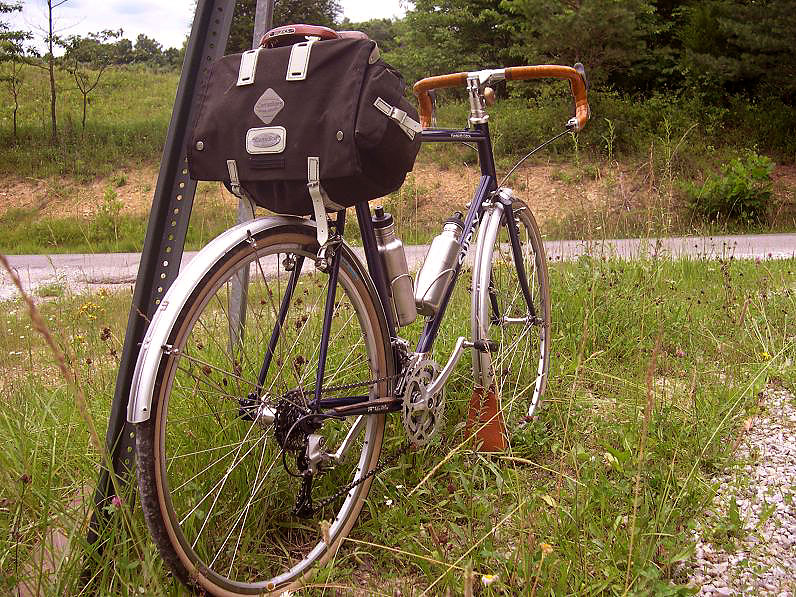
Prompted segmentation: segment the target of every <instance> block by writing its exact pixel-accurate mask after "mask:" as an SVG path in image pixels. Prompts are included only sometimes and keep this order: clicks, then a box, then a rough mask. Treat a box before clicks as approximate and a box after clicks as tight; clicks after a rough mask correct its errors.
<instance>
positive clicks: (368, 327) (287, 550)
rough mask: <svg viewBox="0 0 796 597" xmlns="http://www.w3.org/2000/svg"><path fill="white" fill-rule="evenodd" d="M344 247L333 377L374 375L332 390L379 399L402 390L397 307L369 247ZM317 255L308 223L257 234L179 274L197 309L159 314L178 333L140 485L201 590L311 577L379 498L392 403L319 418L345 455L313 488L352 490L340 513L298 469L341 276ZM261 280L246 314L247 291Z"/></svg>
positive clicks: (256, 590)
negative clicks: (392, 316) (394, 385)
mask: <svg viewBox="0 0 796 597" xmlns="http://www.w3.org/2000/svg"><path fill="white" fill-rule="evenodd" d="M248 226H249V227H252V226H251V225H248ZM339 250H342V251H343V254H342V257H341V264H340V269H339V280H338V286H337V291H336V297H335V303H334V315H333V319H332V329H331V336H330V341H329V351H328V356H327V361H326V367H325V375H324V378H323V387H325V388H328V387H335V386H336V387H340V386H352V385H355V384H360V385H359V386H357V387H356V389H354V390H348V391H347V392H345V391H342V390H341V391H339V392H338V393H337V395H335V396H332V398H340V397H341V395H344V396H350V394H364V396H365V398H367V397H368V396H369V397H370V399H374V398H375V397H377V396H378V395H384V392H386V391H387V390H386V384H385V383H384V382H381V383H378V384H376V383H375V382H374V381H373V380H377V379H382V378H385V377H389V375H390V373H391V367H392V365H391V364H390V360H389V359H388V358H387V354H388V350H389V339H388V337H387V333H386V324H385V323H384V315H383V311H382V309H381V308H379V307H378V306H377V305H378V303H377V302H376V300H375V293H374V290H373V286H372V283H370V281H369V279H367V274H366V273H364V271H363V269H362V267H361V265H360V264H359V262H358V261H357V260H356V258H355V257H354V255H353V253H351V252H350V250H349V249H348V248H347V247H344V246H342V247H340V249H339ZM317 251H318V244H317V241H316V238H315V229H314V228H312V227H310V226H308V225H306V224H304V223H299V222H295V223H293V224H290V225H282V226H279V227H276V228H267V227H266V228H265V229H261V230H260V231H259V232H254V233H248V232H247V233H246V234H245V235H243V234H241V236H240V239H239V242H237V244H236V245H234V246H233V247H232V248H231V249H230V248H225V249H224V252H223V254H222V255H220V256H218V258H217V259H216V260H215V261H214V265H213V266H212V267H210V268H209V269H208V271H206V272H205V273H204V274H202V275H201V277H199V279H196V280H195V281H194V282H193V283H191V284H188V285H186V284H185V283H184V281H183V283H180V284H178V283H177V282H175V284H174V287H173V289H174V290H175V293H174V294H172V292H171V291H170V292H169V294H167V296H166V297H165V298H164V303H166V302H171V303H174V302H180V301H183V302H184V306H182V307H181V309H180V310H179V311H178V312H177V313H176V315H174V316H172V318H171V320H170V321H163V320H162V319H156V320H155V322H154V323H153V325H157V326H164V325H165V326H170V329H171V332H170V334H169V336H168V340H167V341H166V342H165V343H164V344H163V346H162V348H161V347H160V346H158V347H157V348H154V347H153V348H151V349H150V350H157V349H160V350H161V351H162V356H161V357H160V358H159V361H158V362H157V365H156V372H155V373H154V375H155V376H156V377H155V384H154V392H153V393H152V402H151V417H150V418H149V420H147V421H145V422H143V423H139V424H138V426H137V446H136V448H137V458H138V476H139V489H140V493H141V501H142V504H143V509H144V513H145V516H146V519H147V523H148V525H149V528H150V531H151V532H152V535H153V537H154V539H155V542H156V543H157V545H158V548H159V549H160V552H161V555H162V556H163V558H164V559H165V560H166V562H167V563H168V564H169V566H170V567H171V568H172V570H173V571H174V573H175V574H176V576H177V577H178V578H179V579H180V580H181V581H182V582H183V583H185V584H186V585H188V586H189V587H191V588H192V589H193V590H195V591H196V592H198V593H201V594H205V593H209V594H212V595H226V596H229V595H260V594H263V593H272V592H276V593H279V592H282V591H285V590H287V589H289V588H291V587H294V586H296V585H297V584H300V582H301V581H302V579H304V578H305V577H306V576H307V575H308V574H309V571H310V569H311V567H312V566H313V565H315V564H318V563H321V562H324V561H326V560H327V559H328V558H330V557H331V556H332V555H333V554H334V553H335V552H336V549H337V547H338V546H339V545H340V543H341V541H342V540H343V538H344V537H345V536H346V535H347V534H348V532H349V530H350V529H351V528H352V526H353V524H354V522H355V521H356V518H357V516H358V515H359V512H360V510H361V508H362V505H363V502H364V500H365V498H366V497H367V494H368V491H369V488H370V483H371V481H372V477H369V478H366V479H365V480H364V482H361V483H359V484H356V485H352V484H353V483H355V482H356V481H358V480H359V481H361V480H362V479H363V477H364V476H365V475H366V473H368V472H369V471H371V470H372V469H373V468H374V467H375V466H376V464H377V461H378V457H379V453H380V451H381V445H382V438H383V432H384V415H372V416H360V417H347V418H345V419H344V420H339V419H326V420H325V421H323V424H322V425H321V426H320V428H319V429H316V430H314V434H315V435H314V440H315V444H314V445H315V453H316V454H317V453H320V452H323V453H325V454H326V456H327V457H331V458H327V459H326V461H325V462H324V467H323V469H322V470H321V469H320V468H319V470H318V471H317V473H316V474H315V475H313V483H312V485H311V493H310V497H311V498H314V500H315V504H316V505H317V504H318V501H319V500H322V499H324V498H329V497H333V496H335V494H336V493H340V495H339V496H338V497H337V499H336V500H334V501H333V502H332V503H331V504H330V505H329V506H328V507H327V508H326V509H325V510H324V511H322V512H319V513H312V508H309V510H308V504H309V503H310V501H309V500H308V499H307V495H306V492H304V489H305V488H304V486H303V484H302V479H301V478H297V477H296V476H295V475H296V474H298V473H299V472H300V471H301V469H302V466H305V465H306V464H307V460H306V458H307V455H308V454H310V448H308V447H306V445H308V444H307V443H306V442H307V441H308V437H309V436H308V435H307V434H308V432H306V431H302V428H303V426H304V425H305V424H307V420H305V419H301V417H302V416H303V413H306V412H307V411H308V408H307V407H308V405H309V402H310V401H311V400H312V399H313V390H314V386H315V374H316V370H317V363H318V352H319V344H320V337H321V327H322V325H321V324H322V316H323V311H324V308H323V307H324V301H325V299H326V293H327V287H328V282H329V277H330V276H329V275H328V274H327V273H323V272H321V271H319V270H317V269H316V267H315V262H314V257H315V255H316V253H317ZM201 255H202V254H201V253H200V256H201ZM203 257H205V256H203ZM195 259H199V257H196V258H195ZM211 261H212V260H211ZM296 270H298V273H295V274H294V272H296ZM247 277H248V283H247V285H246V287H245V288H246V291H245V292H244V293H243V300H244V303H245V306H246V309H245V312H244V313H245V317H243V318H242V319H241V317H239V316H238V315H236V313H240V312H241V311H240V310H239V309H238V308H237V307H236V306H235V300H234V295H235V294H236V293H235V292H234V291H233V290H232V289H233V287H234V281H235V280H240V279H244V280H245V279H246V278H247ZM177 291H179V292H177ZM286 296H287V297H288V299H287V300H285V297H286ZM285 309H286V313H287V314H286V316H285V317H284V318H283V323H282V324H281V325H277V322H279V321H280V318H281V316H280V312H283V311H284V310H285ZM275 329H276V330H277V333H276V338H277V340H276V344H275V347H274V350H268V346H269V344H270V345H273V343H272V342H271V339H272V337H274V330H275ZM266 352H268V353H269V356H266ZM269 361H270V364H269V366H268V367H264V365H263V363H264V362H269ZM363 382H364V383H363ZM368 382H371V383H370V384H368ZM349 399H351V398H349ZM319 436H320V439H318V438H319ZM297 440H302V441H304V442H305V443H303V444H300V445H295V444H296V443H300V442H298V441H297ZM318 446H320V447H318ZM301 458H304V459H305V460H304V461H303V462H302V461H301ZM305 470H307V469H306V468H305ZM341 489H342V492H341ZM302 492H304V493H302ZM302 508H303V512H302ZM323 520H325V521H327V523H328V524H329V526H328V530H327V529H326V528H324V529H323V530H322V529H321V524H320V523H321V521H323ZM324 526H325V525H324Z"/></svg>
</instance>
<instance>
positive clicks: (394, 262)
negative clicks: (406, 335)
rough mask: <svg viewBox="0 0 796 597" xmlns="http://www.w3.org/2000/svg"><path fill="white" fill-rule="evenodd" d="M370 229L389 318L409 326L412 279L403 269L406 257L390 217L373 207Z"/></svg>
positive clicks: (413, 314)
mask: <svg viewBox="0 0 796 597" xmlns="http://www.w3.org/2000/svg"><path fill="white" fill-rule="evenodd" d="M373 229H374V232H375V233H376V246H377V247H378V248H379V256H380V257H381V262H382V264H384V269H385V271H386V272H387V283H388V284H389V290H390V299H391V302H392V309H393V315H394V316H395V321H396V323H397V324H398V325H399V326H404V325H409V324H410V323H412V322H413V321H414V320H415V319H416V318H417V310H416V309H415V300H414V293H413V289H412V277H411V276H410V275H409V267H408V266H407V265H406V253H404V245H403V243H402V242H401V240H400V239H398V238H396V237H395V224H394V223H393V219H392V216H391V215H390V214H388V213H385V212H384V208H382V207H377V208H376V213H375V215H374V216H373Z"/></svg>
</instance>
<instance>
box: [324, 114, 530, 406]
mask: <svg viewBox="0 0 796 597" xmlns="http://www.w3.org/2000/svg"><path fill="white" fill-rule="evenodd" d="M421 134H422V141H423V142H424V143H444V142H449V143H461V142H472V143H474V144H475V145H476V147H477V151H478V161H479V164H480V168H481V179H480V181H479V183H478V187H477V188H476V191H475V193H474V195H473V198H472V200H471V202H470V205H469V209H468V211H467V215H466V217H465V220H464V229H463V232H462V234H461V239H460V242H461V248H460V249H459V253H458V255H457V258H456V262H455V264H454V268H453V274H452V276H451V278H450V281H449V282H448V287H447V288H446V290H445V294H444V296H443V298H442V302H441V304H440V308H439V309H438V310H437V312H436V313H435V314H434V315H433V316H432V317H429V318H428V319H427V321H426V324H425V326H424V329H423V332H422V334H421V336H420V339H419V340H418V343H417V346H416V348H415V352H416V353H421V354H425V353H428V352H430V351H431V348H432V347H433V345H434V341H435V340H436V338H437V334H438V333H439V328H440V325H441V323H442V320H443V318H444V317H445V313H446V311H447V307H448V303H449V301H450V298H451V295H452V294H453V290H454V288H455V286H456V282H457V281H458V278H459V274H460V273H461V268H462V264H463V263H464V260H465V258H466V257H467V251H468V250H469V248H470V245H471V243H472V241H473V236H474V233H475V229H476V226H477V225H478V224H479V222H480V221H481V220H482V218H483V216H484V212H485V205H486V200H487V199H488V198H489V197H490V196H492V195H493V194H494V193H495V191H497V190H498V189H497V175H496V172H495V162H494V157H493V154H492V142H491V139H490V136H489V125H488V124H487V123H486V122H483V123H477V124H475V125H474V127H473V128H472V129H431V130H424V131H423V132H422V133H421ZM502 205H503V210H504V214H505V218H506V222H508V223H509V225H508V230H509V238H510V240H511V249H512V254H513V257H514V264H515V267H516V268H517V275H518V279H519V281H520V287H521V289H522V292H523V296H524V298H525V301H526V303H527V305H528V307H529V310H530V312H531V314H532V316H533V315H535V313H534V307H533V302H532V300H531V295H530V289H529V285H528V278H527V274H526V272H525V268H524V265H523V260H522V253H521V251H522V249H521V247H520V241H519V235H518V232H517V228H516V225H515V224H514V215H513V210H512V206H511V203H510V202H502ZM355 210H356V215H357V220H358V224H359V229H360V233H361V236H362V244H363V248H364V251H365V258H366V261H367V267H368V271H369V272H370V275H371V278H372V279H373V283H374V285H375V287H376V292H377V293H378V295H379V298H380V300H381V303H382V305H385V306H386V305H388V304H389V301H390V296H389V292H388V284H387V277H386V274H385V271H384V266H383V265H382V263H381V260H380V258H379V252H378V248H377V245H376V236H375V232H374V228H373V222H372V220H371V214H370V209H369V207H368V205H367V203H360V204H357V205H356V207H355ZM339 217H340V215H338V218H339ZM337 266H339V261H336V262H335V263H333V264H332V268H331V271H330V290H329V297H330V298H328V299H327V305H326V314H325V317H324V321H323V331H322V341H323V339H327V338H328V336H329V329H330V327H331V309H330V308H329V307H330V304H331V303H330V302H329V301H333V300H334V289H333V287H332V284H333V281H334V279H336V275H335V274H336V271H335V267H337ZM497 308H498V307H497V305H496V304H495V301H492V309H493V311H494V312H493V314H492V315H493V316H494V317H495V318H498V319H499V318H500V314H499V313H498V312H497ZM384 313H385V316H386V319H387V326H388V330H389V334H390V338H393V339H395V338H397V331H396V325H395V321H393V318H392V313H391V310H390V309H389V308H386V307H385V309H384ZM394 346H395V344H393V347H394ZM457 349H458V350H459V351H460V350H461V347H457ZM457 349H454V352H457ZM393 357H394V359H395V364H396V369H395V370H396V371H399V372H400V371H401V369H402V363H400V362H399V359H400V353H399V352H398V351H396V350H394V351H393ZM322 379H323V363H319V370H318V372H317V380H322ZM321 393H322V388H321V387H320V386H319V385H318V386H317V387H316V392H315V400H314V404H313V405H314V407H315V408H316V409H322V408H336V407H340V406H342V407H343V409H341V410H344V411H345V414H346V415H347V416H348V415H352V416H353V415H361V414H373V413H377V412H393V411H396V410H399V409H400V402H399V403H397V404H386V403H385V404H383V405H378V406H376V405H372V404H370V405H368V404H367V403H368V402H369V401H370V400H369V398H370V397H369V396H367V395H365V396H351V397H345V398H333V399H322V398H321V397H320V396H321ZM358 405H361V408H357V406H358Z"/></svg>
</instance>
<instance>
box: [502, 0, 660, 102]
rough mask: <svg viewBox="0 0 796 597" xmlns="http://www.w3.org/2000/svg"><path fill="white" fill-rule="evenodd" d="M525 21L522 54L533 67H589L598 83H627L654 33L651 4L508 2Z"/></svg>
mask: <svg viewBox="0 0 796 597" xmlns="http://www.w3.org/2000/svg"><path fill="white" fill-rule="evenodd" d="M504 4H505V5H506V6H507V7H508V8H509V9H510V10H511V11H512V12H513V13H515V14H516V15H519V16H521V17H522V23H521V27H520V32H521V39H522V40H523V45H524V48H523V54H524V55H525V58H526V59H527V60H528V61H529V62H531V63H538V62H555V63H559V64H573V63H575V62H582V63H583V64H585V65H586V68H587V69H588V71H589V74H590V77H591V78H592V80H593V81H595V82H596V83H603V84H605V83H614V84H616V85H617V86H618V87H620V88H621V87H624V86H626V85H627V83H628V80H629V79H632V72H631V71H632V69H633V68H634V67H635V66H637V65H638V64H639V60H640V58H642V57H643V56H645V55H646V53H647V52H648V46H647V39H648V37H649V36H650V35H651V34H652V32H653V31H654V30H655V27H656V24H657V23H656V16H655V6H654V5H653V4H652V3H651V2H650V1H649V0H623V1H622V2H617V1H616V0H578V1H575V0H506V2H505V3H504Z"/></svg>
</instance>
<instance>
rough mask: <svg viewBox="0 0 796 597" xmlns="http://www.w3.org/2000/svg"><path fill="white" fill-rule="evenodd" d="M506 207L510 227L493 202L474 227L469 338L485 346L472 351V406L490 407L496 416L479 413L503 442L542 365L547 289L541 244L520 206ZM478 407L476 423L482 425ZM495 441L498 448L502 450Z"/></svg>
mask: <svg viewBox="0 0 796 597" xmlns="http://www.w3.org/2000/svg"><path fill="white" fill-rule="evenodd" d="M511 208H512V209H511V211H512V213H513V221H509V219H508V218H507V212H506V210H505V207H504V206H503V205H502V204H499V203H496V204H495V205H494V206H493V207H492V208H490V211H488V212H487V215H486V217H485V219H484V222H483V224H482V226H481V229H480V231H479V236H478V251H479V252H478V254H477V255H476V266H475V269H474V271H473V286H474V290H475V292H474V293H473V302H472V332H473V338H475V339H476V340H480V341H482V342H483V343H484V345H486V346H487V347H488V348H487V349H486V350H484V351H483V352H474V356H473V365H474V367H473V369H474V371H475V375H476V395H475V396H474V401H476V400H481V401H482V402H483V401H484V400H486V401H487V402H488V401H489V400H492V401H493V402H497V405H499V413H500V414H498V415H496V414H494V412H492V413H487V414H488V415H489V416H488V417H487V418H496V417H498V416H499V417H501V418H502V422H503V425H504V426H505V432H506V435H507V437H506V440H510V439H511V435H512V433H513V432H514V431H515V430H516V429H517V428H518V427H520V426H521V425H523V424H524V423H525V422H526V421H527V420H528V419H529V417H530V416H531V415H533V413H534V411H535V410H536V407H537V405H538V404H539V399H540V398H541V396H542V394H543V393H544V390H545V387H546V385H547V373H548V368H549V365H550V289H549V285H548V276H547V262H546V258H545V253H544V246H543V244H542V238H541V235H540V234H539V228H538V227H537V225H536V221H535V220H534V217H533V214H531V210H530V209H529V208H528V206H527V205H526V204H525V203H524V202H522V201H520V200H519V199H516V198H513V201H512V205H511ZM510 225H513V226H514V227H515V230H516V231H517V236H518V240H519V249H520V255H519V257H520V261H521V263H522V267H523V269H524V271H525V279H526V280H527V288H528V295H529V296H528V298H530V301H528V300H527V299H526V295H525V292H524V291H523V288H522V284H521V283H520V282H521V281H520V277H519V273H518V269H519V268H518V264H517V263H515V257H514V252H513V250H512V244H511V238H510V235H509V228H508V226H510ZM479 391H480V392H481V393H480V395H479V394H478V392H479ZM483 408H484V407H483V406H481V409H482V416H481V423H482V424H485V425H487V424H488V423H489V421H485V420H484V415H483ZM492 411H494V407H492ZM500 443H501V442H498V447H499V448H500V449H503V448H504V447H506V446H507V445H508V443H507V442H505V443H503V445H500Z"/></svg>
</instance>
